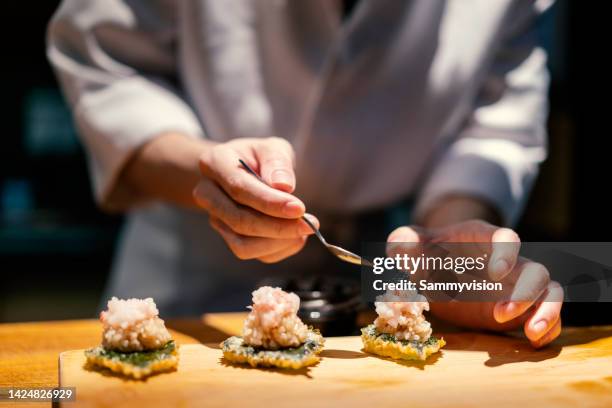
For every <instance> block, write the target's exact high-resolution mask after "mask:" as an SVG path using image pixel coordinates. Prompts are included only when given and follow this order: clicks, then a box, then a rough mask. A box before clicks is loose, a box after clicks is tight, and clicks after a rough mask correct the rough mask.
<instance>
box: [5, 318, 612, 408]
mask: <svg viewBox="0 0 612 408" xmlns="http://www.w3.org/2000/svg"><path fill="white" fill-rule="evenodd" d="M244 316H245V315H244V314H242V313H238V314H215V315H207V316H204V317H203V319H202V320H197V319H194V320H169V321H168V322H167V324H168V326H169V327H170V328H171V329H172V333H173V336H174V337H175V339H176V340H177V342H178V343H180V344H181V345H182V351H181V353H182V356H181V363H180V365H179V370H178V371H177V372H174V373H170V374H164V375H159V376H156V377H153V378H150V379H149V380H148V381H146V382H135V381H126V380H122V379H120V378H116V377H113V376H107V375H103V374H101V373H99V372H90V371H85V370H84V369H83V364H82V362H83V360H82V359H83V355H82V349H84V348H87V347H91V346H93V345H95V344H98V343H99V341H100V326H99V323H98V322H96V321H93V320H91V321H89V320H88V321H67V322H43V323H19V324H2V325H0V386H57V385H58V357H59V355H60V353H62V352H64V351H68V350H71V349H76V351H73V352H67V353H64V354H62V367H63V370H62V385H66V386H68V385H71V386H76V387H77V400H78V402H77V403H76V405H75V404H73V403H71V404H66V406H68V407H76V406H110V405H105V404H104V402H108V401H109V400H112V401H111V402H112V406H115V404H119V405H121V404H124V405H125V406H128V405H129V404H134V403H136V402H144V401H145V400H147V399H148V400H150V401H149V402H151V403H152V404H153V405H155V403H156V402H157V403H159V404H157V405H158V406H161V405H164V406H168V404H169V403H170V402H172V404H171V405H176V404H177V403H179V402H184V403H185V405H186V406H190V405H191V406H219V405H224V406H232V405H235V404H236V405H237V404H239V403H240V404H242V405H245V406H263V405H269V404H272V406H273V407H275V406H289V405H291V406H301V405H309V406H317V405H329V406H331V405H335V406H339V405H338V404H339V403H341V402H346V403H351V404H353V405H356V406H365V405H366V404H368V405H371V406H389V405H394V406H398V405H399V406H406V405H410V406H419V405H428V406H430V407H431V406H490V405H498V406H509V405H512V406H516V405H519V404H520V405H523V406H535V405H539V406H546V405H550V404H553V405H556V406H570V405H572V406H573V405H580V406H594V407H595V406H597V407H600V406H601V407H604V406H607V407H609V406H612V327H611V326H608V327H592V328H565V329H564V331H563V333H562V335H561V337H560V338H559V339H558V340H557V341H555V343H553V345H551V346H550V347H547V348H545V349H543V350H538V351H536V350H533V349H531V347H530V346H529V345H528V343H527V342H526V341H525V340H524V339H522V338H516V337H512V336H498V335H488V334H480V333H474V332H464V333H447V334H445V338H446V340H447V341H448V345H447V347H446V348H445V350H444V352H443V353H442V354H441V355H440V356H439V357H438V358H433V359H432V360H430V361H428V362H427V364H399V363H396V362H393V361H388V360H383V359H379V358H377V357H373V356H369V355H366V354H364V353H362V352H361V345H360V341H359V339H358V338H350V337H349V338H330V339H328V340H327V343H326V350H325V351H324V352H323V359H322V361H321V363H320V364H319V365H317V366H315V367H312V368H310V369H308V370H302V371H300V372H297V373H287V372H283V371H278V370H257V369H250V368H243V367H241V366H234V365H229V364H227V363H225V362H224V361H223V360H222V358H221V352H220V350H219V349H218V342H219V341H221V340H223V339H224V338H225V337H227V336H228V335H230V334H236V333H238V332H239V331H240V328H241V325H242V320H243V319H244ZM190 345H192V346H190ZM164 390H165V391H164ZM115 398H116V399H115ZM7 405H8V404H7V403H0V408H1V407H4V406H7ZM49 405H50V404H24V403H16V404H14V406H17V407H26V406H49ZM153 405H151V406H153Z"/></svg>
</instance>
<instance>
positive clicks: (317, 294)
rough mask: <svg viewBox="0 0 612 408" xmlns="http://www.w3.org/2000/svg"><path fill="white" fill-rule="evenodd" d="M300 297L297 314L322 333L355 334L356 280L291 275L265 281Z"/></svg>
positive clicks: (359, 305) (357, 306)
mask: <svg viewBox="0 0 612 408" xmlns="http://www.w3.org/2000/svg"><path fill="white" fill-rule="evenodd" d="M262 284H265V285H269V286H280V287H281V288H283V290H285V291H287V292H294V293H295V294H296V295H298V296H299V297H300V310H299V311H298V316H299V317H300V319H302V321H303V322H304V323H306V324H307V325H309V326H313V327H314V328H316V329H319V330H320V331H321V333H322V334H323V335H324V336H348V335H354V334H358V331H359V328H358V327H357V315H358V313H359V310H360V308H361V298H360V287H359V282H358V281H353V280H348V279H339V278H331V277H322V276H315V277H312V278H292V279H288V280H284V281H283V280H279V281H266V282H262Z"/></svg>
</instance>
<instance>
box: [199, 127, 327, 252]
mask: <svg viewBox="0 0 612 408" xmlns="http://www.w3.org/2000/svg"><path fill="white" fill-rule="evenodd" d="M239 159H242V160H244V161H245V162H246V163H247V164H248V165H249V166H250V167H251V168H252V169H253V170H255V172H257V173H258V174H260V175H261V177H262V178H263V180H264V181H265V183H263V182H261V181H260V180H258V179H257V178H256V177H255V176H253V175H252V174H250V173H248V172H247V171H246V170H245V169H244V168H243V167H242V166H241V165H240V162H239ZM199 167H200V171H201V174H202V178H201V179H200V181H199V182H198V184H197V186H196V187H195V189H194V190H193V196H194V199H195V201H196V203H197V205H198V206H199V207H201V208H203V209H204V210H206V211H207V212H208V214H209V216H210V224H211V226H212V227H213V228H214V229H215V230H216V231H217V232H218V233H219V234H220V235H221V236H222V237H223V239H224V240H225V242H226V243H227V245H228V246H229V248H230V249H231V250H232V252H233V253H234V254H235V255H236V256H237V257H238V258H240V259H258V260H260V261H262V262H265V263H272V262H278V261H281V260H283V259H285V258H288V257H290V256H291V255H294V254H296V253H297V252H299V251H300V250H301V249H302V248H303V247H304V244H305V243H306V239H307V236H308V235H310V234H312V233H313V232H312V230H311V229H310V227H309V226H308V224H306V223H305V222H304V221H303V220H302V219H301V217H302V216H303V215H305V210H306V208H305V206H304V203H303V202H302V201H300V200H299V199H298V198H297V197H295V196H294V195H292V194H291V193H292V192H293V191H294V189H295V174H294V171H293V168H294V153H293V148H292V147H291V145H290V144H289V142H287V141H286V140H284V139H281V138H277V137H270V138H239V139H234V140H232V141H229V142H226V143H220V144H217V145H214V146H212V147H211V148H210V149H207V150H206V151H205V152H204V153H203V154H202V155H201V156H200V161H199ZM266 184H267V185H266ZM306 217H308V218H309V219H310V220H311V221H312V222H313V223H314V224H315V225H316V226H317V227H318V225H319V222H318V220H317V219H316V218H315V217H313V216H311V215H310V214H306Z"/></svg>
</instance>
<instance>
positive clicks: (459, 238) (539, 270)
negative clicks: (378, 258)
mask: <svg viewBox="0 0 612 408" xmlns="http://www.w3.org/2000/svg"><path fill="white" fill-rule="evenodd" d="M425 240H428V241H429V240H433V241H436V242H458V243H460V242H465V243H486V244H491V248H492V252H491V258H490V262H489V265H488V266H489V267H488V273H489V278H490V279H492V280H496V281H503V282H505V283H504V284H508V283H510V284H512V285H513V293H514V292H516V291H520V292H521V294H522V297H521V299H531V300H521V301H500V302H496V303H492V302H456V301H455V302H453V301H449V302H433V303H432V304H431V312H432V314H433V315H435V316H438V317H440V318H442V319H445V320H448V321H451V322H453V323H455V324H458V325H461V326H465V327H471V328H475V329H485V330H497V331H505V330H514V329H516V328H519V327H521V326H523V330H524V332H525V335H526V336H527V338H528V339H529V341H530V343H531V344H532V346H533V347H536V348H539V347H542V346H544V345H546V344H548V343H550V342H551V341H553V340H554V339H555V338H557V337H558V336H559V334H560V333H561V319H560V314H561V306H562V304H563V289H562V288H561V286H560V285H559V284H558V283H557V282H554V281H551V280H550V277H549V273H548V271H547V270H546V268H545V267H544V266H543V265H541V264H538V263H536V262H532V261H530V260H529V259H526V258H522V257H519V256H518V247H519V244H520V239H519V237H518V235H517V234H516V233H515V232H514V231H512V230H511V229H508V228H500V227H496V226H494V225H491V224H489V223H487V222H484V221H480V220H471V221H464V222H459V223H456V224H452V225H449V226H446V227H441V228H435V229H424V228H421V227H400V228H398V229H396V230H395V231H393V232H392V233H391V234H390V235H389V238H388V241H389V242H393V243H396V244H394V245H393V252H396V253H397V252H401V251H402V244H401V243H404V242H405V243H418V242H424V241H425ZM496 243H499V244H500V245H495V244H496ZM501 243H516V245H507V244H506V245H501ZM412 248H414V245H412V246H411V245H406V251H410V250H411V249H412ZM526 292H529V293H530V294H529V295H528V296H526V297H525V296H524V294H525V293H526Z"/></svg>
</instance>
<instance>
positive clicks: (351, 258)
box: [238, 159, 373, 266]
mask: <svg viewBox="0 0 612 408" xmlns="http://www.w3.org/2000/svg"><path fill="white" fill-rule="evenodd" d="M238 160H239V161H240V164H241V165H242V167H244V169H245V170H246V171H248V172H249V173H251V174H252V175H254V176H255V177H257V179H258V180H259V181H261V182H262V183H264V184H266V182H265V181H264V180H263V179H262V178H261V177H260V176H259V174H257V173H255V171H254V170H253V169H252V168H251V167H249V165H248V164H246V163H245V162H244V160H242V159H238ZM302 219H303V220H304V222H306V224H308V226H309V227H310V228H312V230H313V231H314V233H315V235H316V236H317V238H319V241H321V243H322V244H323V245H324V246H325V247H326V248H327V249H329V252H331V253H332V254H334V255H335V256H336V257H338V258H340V259H341V260H343V261H344V262H348V263H352V264H355V265H366V266H373V265H372V263H371V262H370V261H368V260H367V259H365V258H362V257H360V256H359V255H357V254H354V253H352V252H351V251H347V250H346V249H344V248H341V247H339V246H337V245H332V244H328V243H327V241H326V240H325V238H324V237H323V235H322V234H321V232H320V231H319V230H318V229H317V227H315V226H314V224H313V223H312V222H310V220H309V219H308V218H306V217H302Z"/></svg>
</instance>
